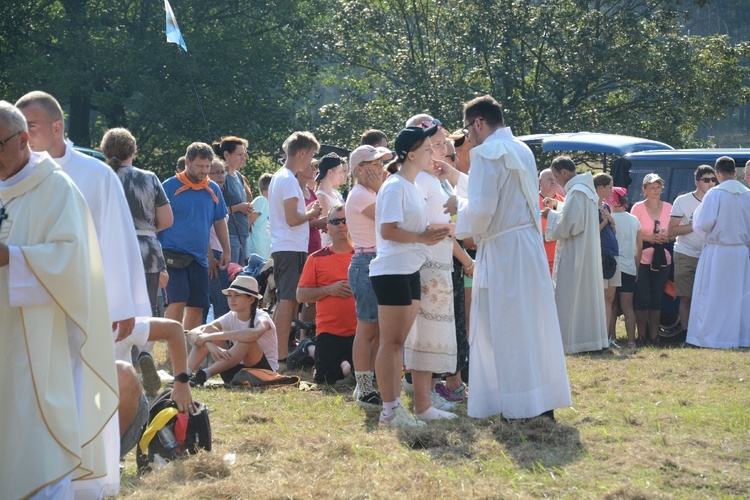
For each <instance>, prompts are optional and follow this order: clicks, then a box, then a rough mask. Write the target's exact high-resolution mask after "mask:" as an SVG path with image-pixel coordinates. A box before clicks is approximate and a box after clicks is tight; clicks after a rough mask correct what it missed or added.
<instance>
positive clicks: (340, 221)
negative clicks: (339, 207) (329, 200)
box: [328, 217, 346, 226]
mask: <svg viewBox="0 0 750 500" xmlns="http://www.w3.org/2000/svg"><path fill="white" fill-rule="evenodd" d="M328 223H329V224H330V225H332V226H338V225H339V224H343V225H345V226H346V217H342V218H340V219H328Z"/></svg>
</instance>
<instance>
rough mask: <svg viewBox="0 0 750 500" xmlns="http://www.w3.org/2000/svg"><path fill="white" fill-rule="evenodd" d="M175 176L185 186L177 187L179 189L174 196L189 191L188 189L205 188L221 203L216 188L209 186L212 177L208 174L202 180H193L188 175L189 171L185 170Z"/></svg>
mask: <svg viewBox="0 0 750 500" xmlns="http://www.w3.org/2000/svg"><path fill="white" fill-rule="evenodd" d="M175 177H177V180H178V181H180V182H181V183H183V184H184V186H182V187H181V188H179V189H177V191H175V192H174V196H177V195H178V194H180V193H182V192H183V191H187V190H188V189H192V190H194V191H200V190H201V189H205V190H206V191H208V192H209V193H210V194H211V198H213V199H214V203H219V198H217V197H216V193H214V190H213V189H211V188H210V187H209V184H210V183H211V179H209V178H208V176H206V177H205V178H204V179H203V180H202V181H201V182H193V181H191V180H190V178H189V177H188V176H187V173H186V172H185V171H184V170H183V171H182V172H180V173H179V174H177V175H175Z"/></svg>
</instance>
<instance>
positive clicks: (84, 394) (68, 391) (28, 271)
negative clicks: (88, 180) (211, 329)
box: [0, 101, 118, 498]
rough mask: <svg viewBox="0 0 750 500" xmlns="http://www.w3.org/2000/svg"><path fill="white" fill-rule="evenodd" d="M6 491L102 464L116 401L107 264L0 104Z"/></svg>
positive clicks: (56, 178)
mask: <svg viewBox="0 0 750 500" xmlns="http://www.w3.org/2000/svg"><path fill="white" fill-rule="evenodd" d="M0 139H2V140H3V144H2V148H1V149H0V330H2V332H3V333H4V334H5V335H4V338H3V348H2V349H0V370H2V380H3V383H2V384H0V401H2V402H3V404H2V405H0V422H2V428H3V431H4V432H3V438H2V440H0V454H1V455H2V456H3V457H4V459H3V465H2V467H0V498H22V497H26V496H28V495H36V496H37V497H40V498H69V497H70V496H72V493H73V486H72V481H73V480H77V479H83V478H87V477H100V476H103V475H104V474H105V473H106V468H105V460H104V442H103V441H104V439H103V437H102V435H101V432H102V430H103V428H104V426H105V424H106V423H107V422H108V421H109V420H110V419H111V417H112V416H113V415H114V413H115V411H116V409H117V405H118V395H117V376H116V373H115V361H114V348H113V342H112V337H111V336H110V335H109V334H108V332H109V331H110V330H111V327H110V319H109V315H108V313H107V301H106V296H105V293H104V283H103V281H102V272H101V271H102V264H101V257H100V252H99V247H98V245H97V241H96V237H95V235H94V234H95V233H94V228H93V225H92V221H91V217H90V216H89V212H88V208H87V207H86V203H85V201H84V200H83V198H82V197H81V194H80V192H79V191H78V190H77V189H76V188H75V187H74V186H73V184H72V183H71V181H70V179H69V178H68V177H67V176H65V175H63V174H62V173H61V172H60V169H59V167H58V166H57V165H56V164H55V163H54V162H53V161H52V160H51V159H50V158H49V156H48V155H46V154H36V153H34V154H32V153H31V151H30V150H29V148H28V140H29V135H28V132H27V131H26V122H25V120H24V117H23V115H22V114H21V113H20V112H19V111H18V110H17V109H16V108H14V107H13V106H12V105H11V104H9V103H7V102H4V101H2V102H0Z"/></svg>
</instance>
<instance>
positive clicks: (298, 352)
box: [286, 337, 313, 370]
mask: <svg viewBox="0 0 750 500" xmlns="http://www.w3.org/2000/svg"><path fill="white" fill-rule="evenodd" d="M312 344H313V341H312V339H311V338H310V337H307V338H304V339H302V341H301V342H300V343H299V345H298V346H297V347H296V348H295V349H294V351H292V352H291V353H290V354H289V356H287V358H286V367H287V368H288V369H289V370H299V369H300V367H301V366H302V361H304V360H305V359H306V358H309V357H310V355H309V354H308V353H307V348H308V347H310V346H311V345H312Z"/></svg>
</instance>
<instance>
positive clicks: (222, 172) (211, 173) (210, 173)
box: [208, 170, 227, 175]
mask: <svg viewBox="0 0 750 500" xmlns="http://www.w3.org/2000/svg"><path fill="white" fill-rule="evenodd" d="M208 175H227V173H226V172H225V171H224V170H222V171H220V172H209V173H208Z"/></svg>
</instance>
